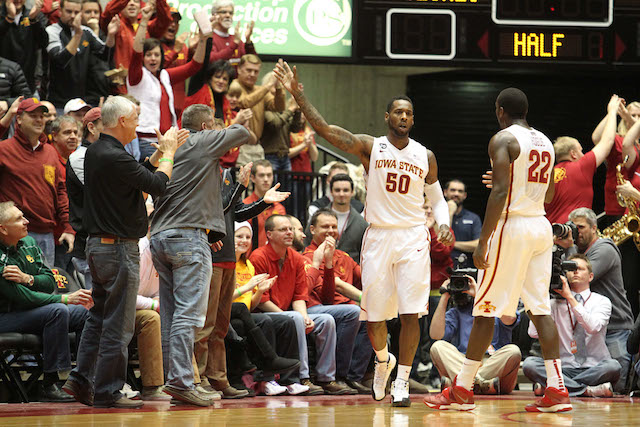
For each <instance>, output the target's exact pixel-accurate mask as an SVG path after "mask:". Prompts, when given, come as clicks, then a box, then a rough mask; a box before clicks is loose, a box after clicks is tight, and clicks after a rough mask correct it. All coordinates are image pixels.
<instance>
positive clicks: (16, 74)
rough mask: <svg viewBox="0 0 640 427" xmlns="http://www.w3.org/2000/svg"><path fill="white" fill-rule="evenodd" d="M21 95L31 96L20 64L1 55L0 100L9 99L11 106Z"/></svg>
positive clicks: (8, 102)
mask: <svg viewBox="0 0 640 427" xmlns="http://www.w3.org/2000/svg"><path fill="white" fill-rule="evenodd" d="M20 95H24V96H25V98H28V97H29V96H31V90H30V89H29V86H28V85H27V80H26V79H25V78H24V73H23V72H22V69H21V68H20V65H18V64H17V63H15V62H13V61H9V60H8V59H4V58H1V57H0V101H7V104H9V107H10V106H11V104H12V103H13V101H15V100H16V98H17V97H19V96H20Z"/></svg>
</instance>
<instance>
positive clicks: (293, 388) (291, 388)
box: [287, 383, 309, 396]
mask: <svg viewBox="0 0 640 427" xmlns="http://www.w3.org/2000/svg"><path fill="white" fill-rule="evenodd" d="M308 391H309V387H308V386H306V385H302V384H299V383H293V384H289V385H288V386H287V393H289V394H290V395H291V396H296V395H298V394H302V393H306V392H308Z"/></svg>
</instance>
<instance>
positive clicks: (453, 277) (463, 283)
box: [446, 254, 478, 296]
mask: <svg viewBox="0 0 640 427" xmlns="http://www.w3.org/2000/svg"><path fill="white" fill-rule="evenodd" d="M466 260H467V256H466V255H465V254H461V255H460V256H459V257H458V258H457V260H456V268H455V269H450V270H449V274H450V277H449V279H450V281H449V285H448V286H447V289H446V291H447V292H449V293H450V294H451V295H452V296H453V295H454V294H460V293H462V292H464V291H468V290H469V278H468V277H467V276H472V277H473V278H474V279H476V278H477V277H478V269H477V268H460V267H459V266H460V265H464V263H465V261H466Z"/></svg>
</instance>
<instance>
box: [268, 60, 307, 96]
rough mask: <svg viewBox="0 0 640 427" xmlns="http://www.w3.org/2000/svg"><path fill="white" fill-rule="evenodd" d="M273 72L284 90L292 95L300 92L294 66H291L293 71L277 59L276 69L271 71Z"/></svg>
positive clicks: (300, 88)
mask: <svg viewBox="0 0 640 427" xmlns="http://www.w3.org/2000/svg"><path fill="white" fill-rule="evenodd" d="M273 72H274V74H275V75H276V78H277V79H278V81H279V82H280V83H281V84H282V86H284V88H285V89H286V90H287V91H288V92H290V93H291V94H292V95H293V94H294V93H297V92H301V91H302V86H301V85H300V82H299V81H298V70H297V68H296V66H295V65H294V66H293V69H291V68H290V67H289V64H287V63H286V62H284V61H283V60H282V59H279V60H278V63H277V64H276V68H274V69H273Z"/></svg>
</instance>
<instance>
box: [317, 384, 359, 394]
mask: <svg viewBox="0 0 640 427" xmlns="http://www.w3.org/2000/svg"><path fill="white" fill-rule="evenodd" d="M318 385H319V386H320V387H322V389H323V390H324V392H325V393H327V394H331V395H345V394H355V393H353V392H355V390H354V389H352V388H350V387H347V385H346V384H344V383H342V384H341V383H339V382H337V381H328V382H320V381H318ZM356 393H357V392H356Z"/></svg>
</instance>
